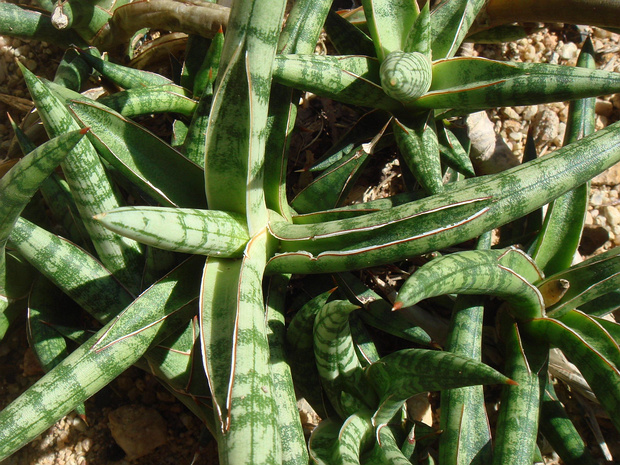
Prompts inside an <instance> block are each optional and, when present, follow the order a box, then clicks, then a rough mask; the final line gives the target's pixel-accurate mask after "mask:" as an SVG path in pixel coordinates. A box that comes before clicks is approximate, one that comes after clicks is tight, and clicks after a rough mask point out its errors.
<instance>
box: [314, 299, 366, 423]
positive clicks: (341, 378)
mask: <svg viewBox="0 0 620 465" xmlns="http://www.w3.org/2000/svg"><path fill="white" fill-rule="evenodd" d="M358 308H359V307H358V306H357V305H353V304H352V303H350V302H348V301H346V300H334V301H332V302H329V303H327V304H325V306H324V307H323V308H322V309H321V310H320V311H319V313H318V314H317V316H316V318H315V320H314V356H315V358H316V366H317V368H318V370H319V375H320V377H321V382H322V384H323V388H324V389H325V393H326V394H327V397H328V398H329V400H330V402H331V404H332V405H333V406H334V408H335V409H336V411H337V412H338V414H339V415H340V416H341V417H342V418H346V417H347V416H348V415H350V414H352V413H353V412H354V411H355V410H357V408H360V407H361V406H363V403H362V402H364V400H366V399H368V398H372V396H371V393H369V392H368V389H367V388H366V386H364V385H363V384H364V381H363V379H362V365H361V364H360V362H359V359H358V358H357V355H356V353H355V345H354V343H353V338H352V337H351V329H350V327H349V313H351V312H352V311H354V310H356V309H358ZM343 392H344V393H346V394H348V395H352V396H353V398H354V400H352V402H353V405H354V406H355V410H353V411H350V410H349V409H348V407H349V405H348V403H347V402H343V399H342V395H343ZM369 395H370V397H369ZM370 405H372V404H371V403H370Z"/></svg>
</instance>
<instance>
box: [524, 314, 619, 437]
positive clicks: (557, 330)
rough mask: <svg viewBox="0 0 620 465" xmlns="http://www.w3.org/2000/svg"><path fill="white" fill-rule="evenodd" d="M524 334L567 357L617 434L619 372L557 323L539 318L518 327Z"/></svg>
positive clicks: (577, 336)
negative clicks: (608, 414)
mask: <svg viewBox="0 0 620 465" xmlns="http://www.w3.org/2000/svg"><path fill="white" fill-rule="evenodd" d="M522 327H523V330H524V333H525V331H527V334H528V335H532V336H533V337H535V338H536V339H537V340H539V341H547V342H549V343H550V344H551V345H552V346H554V347H557V348H559V349H560V350H561V351H562V352H564V354H565V355H566V356H567V357H569V358H570V360H571V362H573V363H574V364H575V365H576V366H577V368H579V371H580V372H581V374H582V375H583V377H584V378H585V379H586V381H587V382H588V384H589V385H590V388H591V389H592V391H593V392H594V394H595V395H596V398H597V399H598V401H599V402H600V403H601V405H602V406H603V407H604V408H605V410H607V411H608V412H609V413H610V418H611V421H612V423H613V424H614V426H615V427H616V429H617V430H618V431H620V418H618V416H617V415H615V414H614V413H615V412H617V411H618V408H620V371H618V369H617V368H616V367H615V366H614V365H613V363H612V362H610V361H609V360H607V359H606V358H605V357H604V356H603V355H602V354H601V353H600V352H598V351H597V350H596V349H595V348H594V347H592V346H591V345H590V344H588V343H587V342H586V340H585V339H583V338H582V337H581V336H580V335H579V334H578V333H577V332H575V331H574V330H572V329H570V328H569V327H568V326H566V325H564V324H563V323H562V322H560V321H558V320H554V319H552V318H539V319H534V320H532V321H531V322H528V323H525V324H522Z"/></svg>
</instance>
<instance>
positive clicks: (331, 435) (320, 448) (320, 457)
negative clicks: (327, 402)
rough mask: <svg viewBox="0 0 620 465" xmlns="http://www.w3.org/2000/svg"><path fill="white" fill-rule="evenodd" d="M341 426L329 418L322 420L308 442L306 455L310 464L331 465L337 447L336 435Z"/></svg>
mask: <svg viewBox="0 0 620 465" xmlns="http://www.w3.org/2000/svg"><path fill="white" fill-rule="evenodd" d="M340 427H341V424H340V423H339V422H337V421H334V420H332V419H330V418H328V419H326V420H322V421H321V422H320V423H319V425H318V426H317V427H316V428H314V431H312V435H311V436H310V440H309V441H308V453H309V454H310V460H311V463H314V464H316V465H333V456H334V454H335V450H336V447H337V446H338V433H339V432H340Z"/></svg>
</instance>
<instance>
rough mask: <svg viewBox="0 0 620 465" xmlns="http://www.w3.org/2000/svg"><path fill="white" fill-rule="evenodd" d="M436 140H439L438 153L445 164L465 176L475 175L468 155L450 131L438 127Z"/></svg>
mask: <svg viewBox="0 0 620 465" xmlns="http://www.w3.org/2000/svg"><path fill="white" fill-rule="evenodd" d="M437 138H438V140H439V151H440V152H441V155H442V156H443V157H444V160H445V162H446V164H448V165H449V166H450V167H451V168H453V169H455V170H457V171H458V172H459V173H463V174H464V175H466V176H469V177H473V176H475V175H476V173H475V172H474V167H473V165H472V163H471V160H470V159H469V154H468V153H467V151H466V150H465V149H464V148H463V146H462V145H461V142H460V141H459V139H458V138H457V137H456V136H455V135H454V133H453V132H452V131H450V129H448V128H446V127H445V126H444V125H441V126H440V127H438V128H437Z"/></svg>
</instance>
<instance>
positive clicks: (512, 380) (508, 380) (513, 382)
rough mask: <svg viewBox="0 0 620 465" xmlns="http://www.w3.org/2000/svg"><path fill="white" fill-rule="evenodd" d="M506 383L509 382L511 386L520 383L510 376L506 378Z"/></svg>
mask: <svg viewBox="0 0 620 465" xmlns="http://www.w3.org/2000/svg"><path fill="white" fill-rule="evenodd" d="M506 384H509V385H511V386H518V385H519V383H517V382H516V381H515V380H514V379H510V378H508V379H507V380H506Z"/></svg>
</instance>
